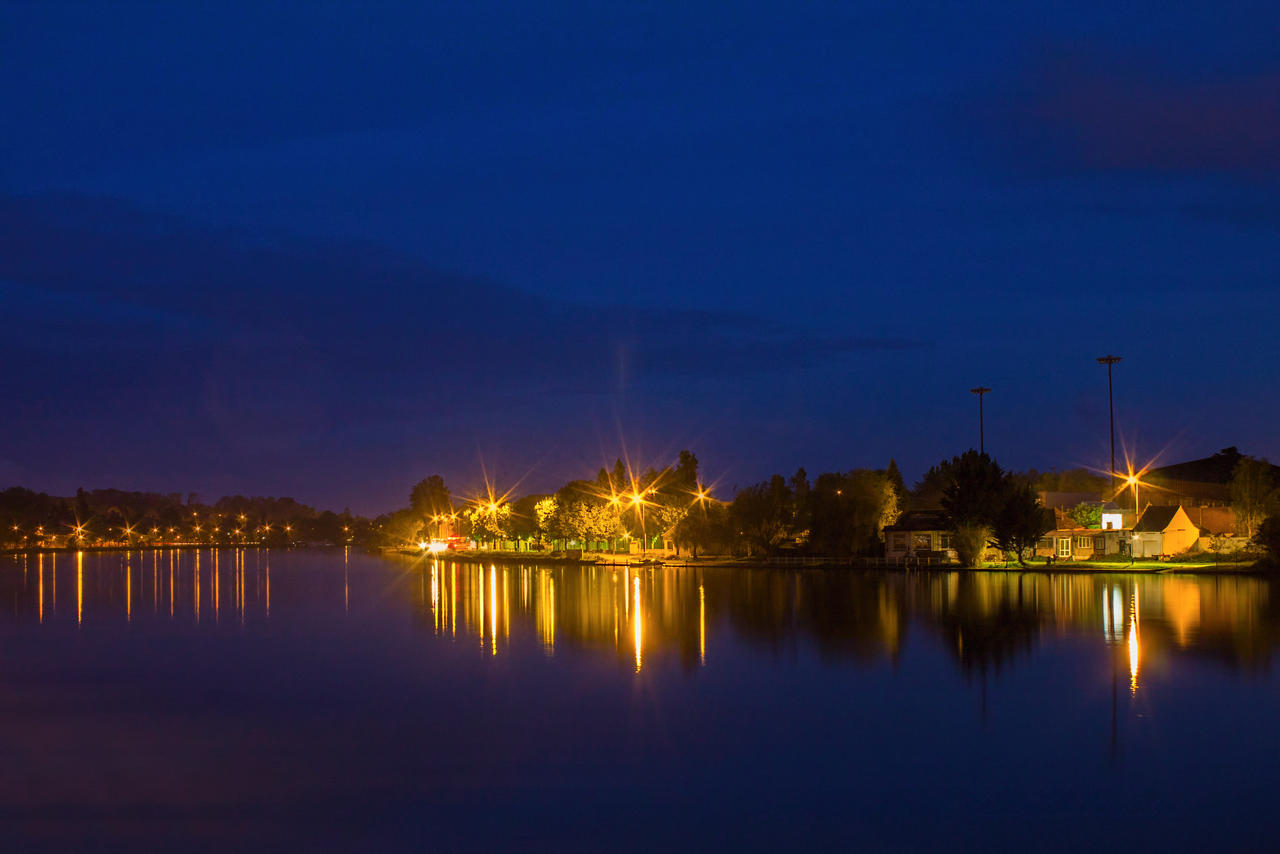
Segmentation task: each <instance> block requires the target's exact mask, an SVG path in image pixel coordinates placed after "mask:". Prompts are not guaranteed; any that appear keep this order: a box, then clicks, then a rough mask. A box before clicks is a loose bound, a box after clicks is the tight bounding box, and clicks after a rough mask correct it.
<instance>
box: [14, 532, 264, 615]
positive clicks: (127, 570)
mask: <svg viewBox="0 0 1280 854" xmlns="http://www.w3.org/2000/svg"><path fill="white" fill-rule="evenodd" d="M229 551H231V554H230V555H229V557H230V559H231V561H230V562H231V567H230V569H227V568H226V563H225V562H224V557H226V556H224V555H223V554H222V552H221V551H220V550H217V549H201V550H179V549H153V550H144V551H128V552H109V553H85V552H77V553H75V554H74V555H72V556H68V555H66V554H63V555H59V554H56V553H50V554H47V555H46V554H37V555H11V556H9V557H7V558H5V561H6V564H0V591H2V592H3V595H6V596H8V597H9V598H11V599H12V600H13V602H14V605H15V608H14V612H13V613H14V615H15V616H17V617H21V616H23V615H24V614H26V613H30V614H31V615H32V616H34V617H35V619H36V621H37V622H38V623H39V624H40V625H44V624H45V623H54V622H57V621H61V620H63V619H73V620H74V624H75V625H76V626H77V627H80V626H84V625H86V624H88V623H90V622H92V621H95V620H103V621H109V620H112V619H123V621H124V622H125V623H126V624H131V623H135V622H137V621H138V620H139V618H140V617H142V616H147V617H150V618H159V617H160V614H161V610H160V609H161V602H166V603H167V606H168V613H167V618H168V619H170V620H173V619H175V618H182V617H186V618H188V619H190V620H191V622H192V623H194V624H199V623H200V621H201V616H202V609H203V610H204V611H205V616H208V613H207V612H208V610H210V609H212V612H213V614H212V616H213V618H214V622H215V623H220V622H222V618H223V613H222V612H223V610H224V609H226V608H227V607H230V608H231V609H232V612H233V614H234V616H235V618H236V619H237V621H238V622H239V623H240V624H241V625H243V624H244V622H245V619H246V617H247V616H248V615H251V614H254V613H256V612H260V613H261V614H262V615H263V616H264V617H267V616H269V615H270V612H271V567H270V553H269V550H265V549H263V550H229ZM69 559H73V560H74V562H75V565H74V567H68V566H67V562H68V560H69ZM251 560H252V562H253V565H252V568H251V567H250V561H251ZM9 566H16V567H17V568H20V569H21V573H13V572H5V571H3V570H4V569H7V568H8V567H9ZM68 572H70V573H72V574H73V575H74V582H75V602H74V608H73V610H72V612H66V611H65V608H64V606H63V604H62V603H59V602H58V584H59V581H62V582H63V584H64V585H65V583H66V578H65V576H66V575H67V573H68ZM228 584H230V590H229V591H228V590H227V589H226V586H227V585H228ZM148 599H150V600H151V610H150V612H148V611H147V610H146V602H147V600H148ZM184 603H185V608H184Z"/></svg>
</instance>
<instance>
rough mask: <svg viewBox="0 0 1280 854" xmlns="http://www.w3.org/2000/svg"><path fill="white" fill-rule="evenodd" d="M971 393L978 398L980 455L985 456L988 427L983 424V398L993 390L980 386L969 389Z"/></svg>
mask: <svg viewBox="0 0 1280 854" xmlns="http://www.w3.org/2000/svg"><path fill="white" fill-rule="evenodd" d="M969 391H970V392H972V393H973V394H976V395H977V396H978V453H980V454H985V453H986V452H987V448H986V435H985V433H986V427H985V425H984V424H983V419H982V397H983V395H985V394H986V393H987V392H989V391H991V389H989V388H987V387H986V386H982V385H980V386H978V387H977V388H971V389H969Z"/></svg>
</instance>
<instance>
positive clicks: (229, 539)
mask: <svg viewBox="0 0 1280 854" xmlns="http://www.w3.org/2000/svg"><path fill="white" fill-rule="evenodd" d="M373 533H374V529H373V526H372V522H371V521H370V520H369V519H364V518H361V517H359V516H355V515H353V514H352V513H351V511H350V510H347V509H344V510H343V511H342V512H341V513H335V512H333V511H330V510H316V509H315V508H314V507H310V506H308V505H306V504H302V503H300V502H298V501H296V500H295V499H293V498H287V497H285V498H276V497H274V496H271V497H262V496H244V495H229V496H223V497H222V498H219V499H217V500H216V501H214V502H212V503H205V502H202V501H200V497H199V495H197V494H196V493H194V492H189V493H186V494H185V495H184V494H183V493H179V492H173V493H165V494H162V493H155V492H127V491H124V490H119V489H93V490H86V489H78V490H76V494H75V495H74V496H68V497H63V496H54V495H49V494H47V493H44V492H36V491H34V490H31V489H26V488H24V487H21V486H14V487H10V488H8V489H5V490H3V491H0V547H3V548H10V549H13V548H34V547H94V546H117V545H125V546H145V545H160V544H201V545H204V544H208V545H247V544H259V545H274V546H285V545H290V544H314V545H342V544H346V543H368V542H372V540H373Z"/></svg>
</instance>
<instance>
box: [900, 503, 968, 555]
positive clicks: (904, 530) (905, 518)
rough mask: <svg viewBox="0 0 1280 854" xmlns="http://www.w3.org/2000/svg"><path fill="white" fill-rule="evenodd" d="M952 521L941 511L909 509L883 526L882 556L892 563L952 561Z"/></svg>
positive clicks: (953, 553)
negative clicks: (911, 559)
mask: <svg viewBox="0 0 1280 854" xmlns="http://www.w3.org/2000/svg"><path fill="white" fill-rule="evenodd" d="M951 527H952V526H951V518H950V517H949V516H948V515H947V514H946V513H945V512H944V511H942V510H908V511H907V512H905V513H903V514H902V515H901V516H899V517H898V521H896V522H894V523H893V524H892V525H885V527H884V555H885V557H887V558H889V559H891V560H901V559H903V558H906V557H933V558H942V559H944V560H955V558H956V551H955V549H953V548H952V547H951Z"/></svg>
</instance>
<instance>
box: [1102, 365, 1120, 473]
mask: <svg viewBox="0 0 1280 854" xmlns="http://www.w3.org/2000/svg"><path fill="white" fill-rule="evenodd" d="M1118 361H1120V357H1119V356H1112V355H1110V354H1107V355H1106V356H1099V357H1098V364H1099V365H1106V366H1107V410H1108V411H1109V412H1110V413H1111V486H1112V488H1113V489H1114V488H1115V485H1116V402H1115V397H1114V396H1113V395H1112V393H1111V366H1112V365H1114V364H1115V363H1116V362H1118Z"/></svg>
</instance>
